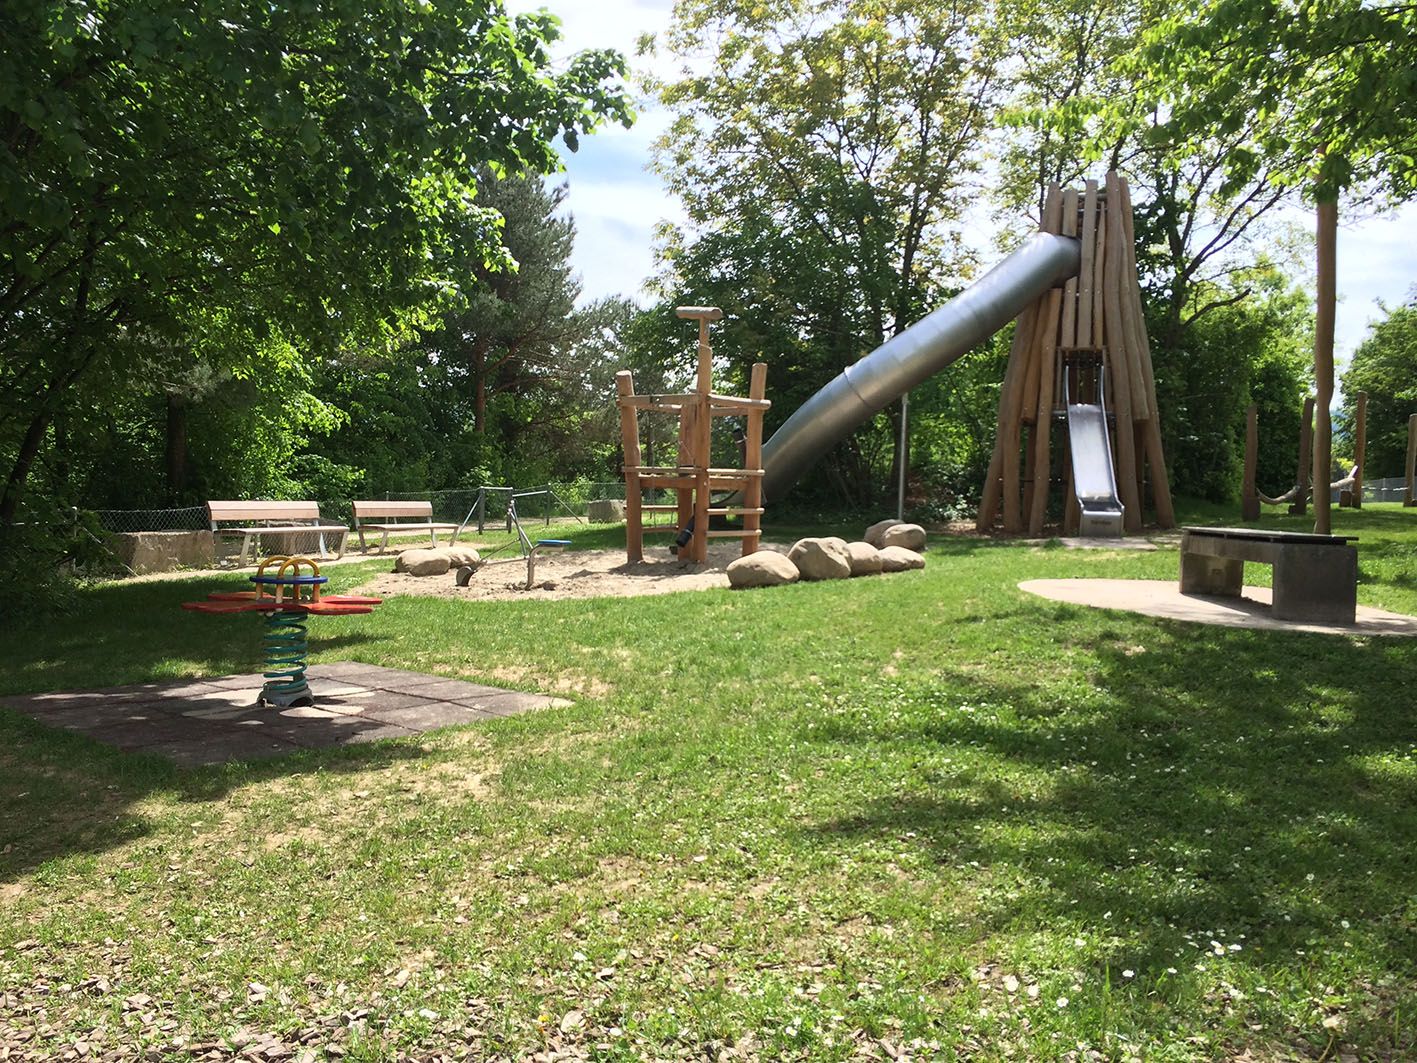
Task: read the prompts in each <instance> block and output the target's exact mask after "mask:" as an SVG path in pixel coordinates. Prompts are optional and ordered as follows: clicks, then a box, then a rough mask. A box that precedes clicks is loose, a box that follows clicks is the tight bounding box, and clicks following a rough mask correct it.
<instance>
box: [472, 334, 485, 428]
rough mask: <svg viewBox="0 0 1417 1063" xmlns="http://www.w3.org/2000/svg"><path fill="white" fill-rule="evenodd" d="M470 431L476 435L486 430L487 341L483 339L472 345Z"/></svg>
mask: <svg viewBox="0 0 1417 1063" xmlns="http://www.w3.org/2000/svg"><path fill="white" fill-rule="evenodd" d="M472 430H473V431H474V432H476V433H477V434H478V435H482V434H483V433H484V432H485V431H486V430H487V341H486V340H484V339H479V340H476V341H475V342H474V343H473V345H472Z"/></svg>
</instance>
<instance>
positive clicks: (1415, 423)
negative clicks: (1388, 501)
mask: <svg viewBox="0 0 1417 1063" xmlns="http://www.w3.org/2000/svg"><path fill="white" fill-rule="evenodd" d="M1414 481H1417V413H1414V414H1413V415H1412V416H1411V417H1409V418H1407V491H1406V492H1405V493H1404V494H1403V496H1402V504H1403V505H1404V506H1417V494H1414V492H1413V488H1414V487H1417V482H1414Z"/></svg>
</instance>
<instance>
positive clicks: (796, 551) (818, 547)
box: [787, 535, 851, 579]
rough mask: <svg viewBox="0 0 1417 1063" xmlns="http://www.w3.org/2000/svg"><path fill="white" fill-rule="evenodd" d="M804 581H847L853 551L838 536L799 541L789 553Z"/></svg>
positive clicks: (788, 555) (789, 558) (788, 557)
mask: <svg viewBox="0 0 1417 1063" xmlns="http://www.w3.org/2000/svg"><path fill="white" fill-rule="evenodd" d="M787 559H788V560H789V561H791V562H792V563H793V564H794V565H796V566H797V571H798V572H800V573H802V578H803V579H846V578H847V577H848V576H850V575H851V551H850V550H848V549H847V548H846V540H845V539H838V538H837V537H836V536H834V535H831V536H825V537H823V538H820V539H798V540H797V542H795V543H793V545H792V549H791V550H789V551H788V552H787Z"/></svg>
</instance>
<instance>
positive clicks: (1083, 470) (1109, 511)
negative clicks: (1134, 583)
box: [1063, 373, 1123, 539]
mask: <svg viewBox="0 0 1417 1063" xmlns="http://www.w3.org/2000/svg"><path fill="white" fill-rule="evenodd" d="M1105 379H1106V378H1105V375H1104V377H1103V380H1102V382H1100V383H1099V386H1098V397H1099V399H1100V400H1101V401H1100V402H1099V403H1097V404H1095V405H1094V404H1092V403H1085V402H1073V401H1072V400H1071V398H1069V397H1068V393H1067V388H1068V384H1067V374H1066V373H1064V374H1063V396H1064V400H1065V402H1066V405H1067V410H1068V442H1069V445H1070V448H1071V450H1072V455H1073V494H1074V495H1076V496H1077V500H1078V506H1079V507H1080V508H1081V510H1082V520H1081V521H1079V523H1078V534H1079V535H1081V536H1083V537H1084V538H1100V539H1101V538H1106V539H1115V538H1120V537H1121V534H1122V512H1123V509H1122V501H1121V499H1120V498H1118V497H1117V474H1116V472H1115V471H1114V470H1113V468H1112V441H1111V440H1110V439H1109V438H1108V437H1107V406H1106V403H1107V391H1106V387H1105Z"/></svg>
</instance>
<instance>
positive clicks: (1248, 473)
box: [1240, 391, 1412, 520]
mask: <svg viewBox="0 0 1417 1063" xmlns="http://www.w3.org/2000/svg"><path fill="white" fill-rule="evenodd" d="M1314 401H1315V400H1314V397H1313V396H1312V395H1310V396H1308V397H1307V398H1305V399H1304V412H1303V414H1302V416H1301V417H1300V419H1299V464H1298V466H1297V467H1296V469H1295V473H1294V486H1293V487H1291V488H1289V490H1288V491H1286V492H1284V494H1282V495H1267V494H1265V493H1264V492H1263V491H1261V490H1260V489H1259V487H1258V485H1257V483H1256V476H1257V468H1258V464H1259V411H1258V409H1257V408H1256V406H1255V405H1254V403H1251V404H1250V406H1249V408H1248V409H1247V410H1246V411H1245V473H1244V481H1243V485H1242V487H1241V490H1240V516H1241V519H1243V520H1259V517H1260V503H1261V502H1263V503H1264V504H1265V505H1267V506H1282V505H1284V503H1286V502H1287V503H1289V512H1290V513H1291V514H1294V515H1296V516H1301V515H1303V514H1304V513H1306V512H1307V511H1308V504H1309V499H1310V498H1311V497H1312V496H1313V491H1312V489H1311V482H1310V477H1311V471H1312V468H1313V462H1312V454H1313V446H1314ZM1367 449H1368V393H1367V392H1366V391H1360V392H1358V394H1357V396H1356V401H1355V408H1354V417H1353V468H1352V470H1350V472H1349V473H1348V475H1347V476H1345V477H1343V478H1342V479H1339V480H1335V481H1334V482H1333V483H1331V484H1329V490H1330V491H1337V492H1338V504H1339V505H1340V506H1344V507H1347V508H1350V509H1362V508H1363V462H1364V459H1365V458H1366V456H1367ZM1411 449H1412V448H1411V446H1410V445H1409V447H1408V450H1409V451H1411ZM1409 483H1410V479H1409ZM1410 493H1411V492H1410V488H1409V494H1410Z"/></svg>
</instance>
